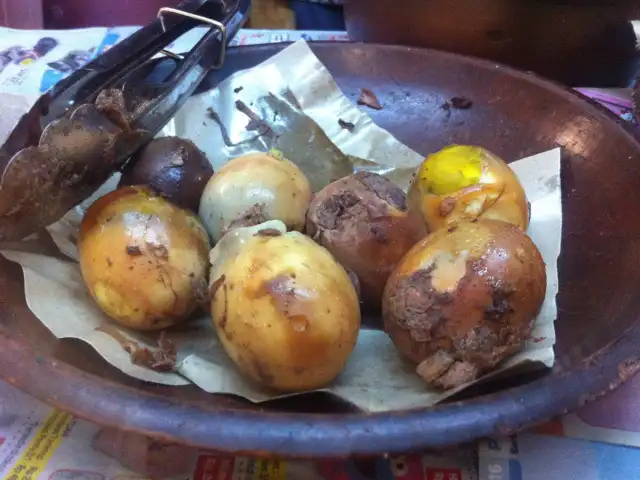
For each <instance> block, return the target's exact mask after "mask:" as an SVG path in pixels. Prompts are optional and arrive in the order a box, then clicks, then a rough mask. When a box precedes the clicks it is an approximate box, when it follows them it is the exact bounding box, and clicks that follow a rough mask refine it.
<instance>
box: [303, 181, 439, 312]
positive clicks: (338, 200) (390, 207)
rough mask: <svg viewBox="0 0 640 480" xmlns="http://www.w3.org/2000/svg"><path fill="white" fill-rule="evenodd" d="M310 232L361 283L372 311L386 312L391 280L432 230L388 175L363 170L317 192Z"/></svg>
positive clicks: (364, 295) (313, 201)
mask: <svg viewBox="0 0 640 480" xmlns="http://www.w3.org/2000/svg"><path fill="white" fill-rule="evenodd" d="M306 228H307V234H308V235H310V236H311V237H313V239H314V240H315V241H316V242H318V243H319V244H320V245H322V246H323V247H325V248H326V249H327V250H329V251H330V252H331V253H332V254H333V256H334V257H335V258H336V260H338V262H340V263H341V264H342V265H343V266H344V267H346V268H347V269H348V270H350V271H351V272H353V273H354V274H355V275H356V276H357V277H358V281H359V284H360V296H361V299H362V302H363V306H365V307H366V308H367V309H369V310H378V311H379V310H380V306H381V301H382V292H383V290H384V286H385V284H386V282H387V278H389V275H391V272H392V271H393V269H394V268H395V266H396V264H397V263H398V262H399V261H400V259H402V257H403V256H404V254H405V253H407V252H408V251H409V249H410V248H411V247H413V246H414V245H415V244H416V243H417V242H418V241H419V240H420V239H422V238H423V237H425V236H426V234H427V229H426V226H425V225H424V222H423V221H422V218H421V216H420V213H419V211H418V210H415V212H414V211H410V210H409V209H408V208H407V203H406V199H405V194H404V192H403V191H402V190H401V189H400V188H399V187H398V186H397V185H395V184H394V183H393V182H391V181H390V180H388V179H387V178H385V177H382V176H380V175H377V174H375V173H369V172H359V173H356V174H353V175H350V176H348V177H344V178H342V179H340V180H337V181H335V182H333V183H331V184H329V185H327V186H326V187H324V188H323V189H322V190H321V191H320V192H318V193H317V194H316V196H315V197H314V199H313V200H312V202H311V205H310V207H309V211H308V213H307V227H306Z"/></svg>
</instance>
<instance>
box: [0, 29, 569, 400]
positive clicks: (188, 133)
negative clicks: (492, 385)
mask: <svg viewBox="0 0 640 480" xmlns="http://www.w3.org/2000/svg"><path fill="white" fill-rule="evenodd" d="M238 101H240V102H242V104H241V109H239V108H238V103H237V102H238ZM247 109H248V110H250V111H251V112H252V113H251V114H252V115H255V116H257V117H258V118H259V119H261V120H263V124H260V122H258V124H257V125H256V122H255V121H254V120H252V119H251V118H250V117H249V116H248V115H247V114H246V113H243V111H241V110H244V111H245V112H246V110H247ZM338 119H342V120H344V121H346V122H350V123H353V124H354V128H353V131H349V130H347V129H344V128H342V127H341V126H340V124H339V123H338V121H337V120H338ZM251 122H253V124H252V123H251ZM247 127H249V128H247ZM162 134H163V135H178V136H181V137H184V138H189V139H191V140H192V141H194V142H195V143H196V144H197V145H198V146H199V147H200V148H201V149H202V150H204V151H205V153H207V155H208V156H209V158H210V159H211V162H212V164H213V166H214V168H219V167H220V166H221V165H223V164H224V163H225V162H226V161H227V160H228V159H229V158H231V157H234V156H237V155H240V154H242V153H247V152H250V151H256V150H258V151H266V150H269V149H271V148H278V149H280V150H281V151H282V152H283V153H284V155H285V156H287V157H288V158H290V159H291V160H293V161H295V162H296V163H297V164H298V165H299V166H300V167H301V169H302V170H303V171H305V173H306V174H307V175H308V176H309V177H310V179H311V181H312V185H313V186H314V188H315V189H316V190H317V189H319V188H321V187H322V186H324V185H325V184H327V183H329V182H330V181H332V180H333V179H335V178H339V177H341V176H343V175H347V174H349V173H351V172H352V171H353V170H358V169H366V170H370V171H374V172H377V173H380V174H383V175H385V176H387V177H389V178H390V179H392V180H394V181H395V182H396V183H398V184H399V185H401V186H402V187H403V188H405V189H406V187H407V186H408V184H409V180H410V176H411V174H412V173H413V171H414V169H415V167H416V166H417V165H418V164H419V163H420V162H421V161H422V159H423V155H425V154H428V153H430V152H421V154H418V153H416V152H414V151H412V150H411V149H409V148H408V147H406V146H405V145H402V144H401V143H400V142H398V141H397V140H396V139H395V138H394V137H393V136H392V135H390V134H389V133H388V132H386V131H384V130H382V129H381V128H379V127H377V126H376V125H375V124H373V122H372V121H371V118H370V117H369V116H368V115H367V114H366V112H365V111H364V110H362V109H360V108H358V107H357V106H356V105H354V104H353V103H352V102H351V101H349V100H348V99H347V98H346V97H345V96H344V95H343V94H342V93H341V92H340V90H339V89H338V87H337V85H336V84H335V82H334V80H333V79H332V77H331V75H330V73H329V72H328V71H327V70H326V68H325V67H324V66H323V65H322V64H321V63H320V62H319V61H318V59H317V58H316V57H315V56H314V55H313V53H312V52H311V50H310V49H309V48H308V46H307V45H306V43H304V42H303V41H301V42H298V43H296V44H293V45H292V46H290V47H289V48H287V49H285V50H283V51H282V52H281V53H279V54H278V55H276V56H274V57H272V58H271V59H269V60H267V61H266V62H265V63H263V64H261V65H259V66H257V67H254V68H252V69H250V70H247V71H243V72H238V73H237V74H235V75H233V76H232V77H230V78H229V79H227V80H226V81H225V82H223V83H222V84H221V85H219V87H218V88H217V89H215V90H213V91H211V92H208V93H205V94H202V95H200V96H197V97H193V98H191V99H190V100H189V101H188V102H187V103H186V104H185V106H184V107H183V108H182V109H181V110H180V112H178V114H177V115H176V116H175V118H174V119H173V120H172V121H171V122H170V123H169V124H168V125H167V127H166V128H165V130H164V131H163V133H162ZM510 166H511V167H512V168H513V169H514V171H515V172H516V174H517V175H518V177H519V179H520V181H521V182H522V184H523V186H524V189H525V191H526V193H527V197H528V199H529V201H530V202H531V225H530V227H529V231H528V233H529V235H530V236H531V238H532V239H533V241H534V242H535V243H536V245H537V246H538V248H539V249H540V251H541V253H542V256H543V258H544V260H545V263H546V265H547V295H546V299H545V303H544V305H543V308H542V311H541V313H540V315H539V317H538V319H537V321H536V325H535V329H534V332H533V334H532V337H531V340H530V341H529V342H527V345H526V348H525V349H524V350H523V351H522V352H521V353H519V354H518V355H516V356H514V357H512V358H511V359H509V360H508V361H507V362H505V363H504V365H502V366H501V371H502V370H505V369H507V370H508V369H511V368H513V367H515V366H517V365H520V364H522V363H523V362H527V363H530V362H536V363H539V364H540V365H546V366H551V365H553V361H554V354H553V345H554V343H555V333H554V326H553V324H554V321H555V318H556V303H555V296H556V294H557V291H558V274H557V259H558V256H559V253H560V241H561V233H562V206H561V187H560V150H559V149H556V150H552V151H548V152H543V153H540V154H539V155H535V156H533V157H529V158H526V159H521V160H518V161H516V162H513V163H511V164H510ZM116 184H117V178H114V179H112V180H111V181H110V182H108V183H107V184H106V185H105V186H104V187H103V188H102V189H101V192H99V193H104V192H106V191H108V190H110V189H113V188H114V187H115V185H116ZM95 197H96V196H95V195H94V197H93V198H95ZM91 201H92V199H90V200H88V201H87V202H85V204H84V205H83V206H80V207H78V208H76V209H74V210H72V211H71V212H69V213H68V214H67V216H66V217H65V218H63V219H62V220H60V221H59V222H57V223H56V224H54V225H52V226H50V227H49V228H48V233H49V234H50V235H51V237H52V238H53V239H54V241H55V242H56V244H57V245H58V247H59V249H60V251H61V252H62V253H61V254H60V255H51V254H50V253H49V254H47V253H45V251H44V250H42V251H38V250H37V249H36V250H35V251H34V248H33V242H32V243H31V244H30V246H29V248H28V249H27V248H21V247H20V246H19V245H18V246H16V245H12V246H11V248H8V247H6V248H4V249H3V250H1V253H2V254H3V255H4V256H5V257H6V258H8V259H9V260H12V261H15V262H18V263H19V264H20V265H21V266H22V269H23V272H24V279H25V296H26V300H27V304H28V306H29V308H30V309H31V311H32V312H33V313H34V314H35V315H36V316H37V317H38V318H39V319H40V320H41V321H42V322H43V323H44V324H45V325H46V326H47V327H48V328H49V329H50V330H51V332H52V333H53V334H54V335H55V336H56V337H58V338H78V339H81V340H83V341H85V342H87V343H89V344H91V345H92V346H93V348H95V350H96V351H97V352H98V353H99V354H100V355H101V356H102V357H103V358H104V359H105V360H106V361H108V362H109V363H111V364H112V365H114V366H115V367H116V368H118V369H120V370H121V371H123V372H124V373H126V374H128V375H131V376H133V377H135V378H138V379H141V380H145V381H149V382H156V383H161V384H167V385H186V384H189V383H194V384H196V385H198V386H199V387H200V388H202V389H203V390H205V391H207V392H212V393H230V394H236V395H240V396H242V397H245V398H248V399H250V400H252V401H256V402H260V401H265V400H269V399H272V398H275V397H276V396H277V395H276V394H275V393H274V392H272V391H268V390H265V389H263V388H262V387H260V386H259V385H256V384H255V383H253V382H251V381H250V380H247V379H246V378H245V377H243V376H242V375H240V373H239V372H238V371H237V370H236V368H235V366H234V365H233V363H232V362H231V360H230V359H229V358H228V357H227V355H226V353H225V352H224V350H223V348H222V346H221V345H220V343H219V342H218V339H217V337H216V334H215V332H214V330H213V327H212V325H211V321H210V319H209V318H206V317H203V318H200V319H197V320H194V322H192V323H191V324H189V325H188V326H187V327H185V328H182V329H179V330H175V331H170V332H168V336H169V337H170V338H171V339H172V340H173V342H174V343H175V344H176V347H177V350H178V367H177V371H176V372H169V373H161V372H156V371H153V370H150V369H147V368H144V367H141V366H138V365H134V364H132V363H131V361H130V358H129V354H128V353H127V352H125V351H124V350H123V348H122V346H121V342H120V341H118V340H117V338H116V337H117V336H118V335H122V336H124V337H126V338H128V339H131V340H134V341H136V342H138V343H139V344H140V345H141V346H146V347H148V348H150V349H153V348H155V347H156V344H157V338H158V335H157V334H142V333H137V332H132V331H129V330H127V329H124V328H121V327H116V326H114V324H113V323H112V322H111V321H110V320H109V319H108V318H107V317H106V316H105V315H104V314H103V313H102V312H101V311H100V310H99V309H98V307H97V306H96V305H95V304H94V303H93V301H92V299H91V298H90V296H89V294H88V292H87V290H86V288H85V286H84V283H83V280H82V277H81V275H80V270H79V267H78V264H77V261H76V260H77V251H76V247H75V235H76V233H77V227H78V225H79V222H80V220H81V218H82V215H83V212H84V207H85V206H86V205H88V204H90V202H91ZM107 327H108V328H107ZM114 331H115V332H116V335H114ZM414 370H415V366H414V365H410V364H406V363H404V362H402V361H401V360H400V359H399V357H398V355H397V353H396V351H395V349H394V347H393V345H392V343H391V340H390V339H389V338H388V337H387V335H386V334H384V333H383V332H380V331H375V330H362V331H361V332H360V335H359V338H358V343H357V345H356V348H355V350H354V352H353V354H352V355H351V357H350V359H349V361H348V363H347V365H346V368H345V370H344V371H343V372H342V374H341V375H340V376H339V377H338V378H337V379H336V380H335V381H334V382H333V383H332V384H331V385H330V386H329V387H328V388H326V389H325V390H326V391H329V392H332V393H333V394H335V395H337V396H339V397H341V398H343V399H345V400H347V401H350V402H352V403H353V404H355V405H357V406H358V407H360V408H361V409H363V410H366V411H381V410H391V409H402V408H409V407H415V406H420V405H430V404H433V403H436V402H438V401H441V400H443V399H444V398H446V397H448V396H450V395H452V394H453V393H455V392H457V391H459V390H460V389H457V390H453V391H448V392H439V391H435V390H430V389H428V388H427V387H426V386H425V384H424V382H423V381H422V380H421V379H420V378H419V377H418V376H417V375H416V374H415V373H414ZM462 388H464V387H462Z"/></svg>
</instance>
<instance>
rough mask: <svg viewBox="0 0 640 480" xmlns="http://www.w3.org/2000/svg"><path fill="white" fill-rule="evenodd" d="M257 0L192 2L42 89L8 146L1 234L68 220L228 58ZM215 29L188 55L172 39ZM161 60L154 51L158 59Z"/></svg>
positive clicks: (1, 166) (165, 12) (3, 159)
mask: <svg viewBox="0 0 640 480" xmlns="http://www.w3.org/2000/svg"><path fill="white" fill-rule="evenodd" d="M249 7H250V0H185V1H184V2H182V3H181V4H180V5H179V6H178V7H177V8H162V9H160V11H159V12H158V18H157V19H156V20H155V21H153V22H152V23H150V24H148V25H147V26H145V27H143V28H141V29H140V30H138V31H137V32H136V33H134V34H132V35H131V36H130V37H128V38H126V39H125V40H123V41H122V42H120V43H119V44H117V45H115V46H114V47H112V48H111V49H109V50H108V51H107V52H105V53H104V54H102V55H100V56H99V57H97V58H96V59H94V60H93V61H91V62H90V63H88V64H87V65H85V66H84V67H83V68H81V69H79V70H77V71H75V72H74V73H72V74H71V75H70V76H69V77H67V78H66V79H64V80H62V81H61V82H59V83H58V84H56V85H55V86H54V87H53V88H52V89H51V90H49V91H48V92H47V93H45V94H44V95H42V96H41V97H40V98H39V99H38V100H37V101H36V103H35V104H34V106H33V107H32V108H31V109H30V110H29V112H27V113H26V114H25V115H24V116H23V117H22V118H21V119H20V121H19V122H18V124H17V125H16V127H15V128H14V129H13V131H12V132H11V134H10V135H9V137H8V138H7V140H6V142H5V143H4V145H2V147H0V171H2V176H1V177H0V240H8V241H11V240H20V239H23V238H25V237H27V236H29V235H30V234H32V233H35V232H37V231H38V230H40V229H41V228H43V227H45V226H47V225H50V224H51V223H53V222H55V221H57V220H58V219H60V218H61V217H62V216H63V215H64V214H65V213H66V212H67V211H69V210H70V209H71V208H73V207H74V206H76V205H77V204H79V203H80V202H82V201H83V200H85V199H86V198H87V197H89V196H90V195H91V194H92V193H93V192H95V191H96V190H97V189H98V188H99V187H100V186H101V185H102V184H103V183H104V182H105V181H106V180H107V179H108V178H109V177H110V176H111V175H112V174H113V173H114V172H116V171H117V170H118V169H120V168H121V167H122V166H123V165H124V164H125V163H126V162H127V160H128V159H129V157H131V155H132V154H133V153H134V152H135V151H136V150H138V149H139V148H141V147H142V146H144V145H145V144H146V143H147V142H149V141H150V140H151V139H152V138H153V136H154V135H155V134H156V133H158V131H159V130H160V129H161V128H162V127H163V126H164V125H165V124H166V123H167V122H168V121H169V120H170V119H171V117H172V116H173V115H174V114H175V112H176V111H177V110H178V109H179V108H180V107H181V106H182V104H183V103H184V102H185V101H186V100H187V98H189V96H190V95H191V94H192V93H193V92H194V90H195V89H196V88H197V86H198V85H199V84H200V82H201V81H202V79H203V78H204V77H205V75H206V74H207V72H209V71H210V70H211V69H214V68H219V67H220V66H221V65H222V63H223V62H224V57H225V52H226V46H227V42H228V41H229V40H231V38H232V37H233V36H234V35H235V34H236V33H237V31H238V30H239V28H240V27H241V25H242V24H243V23H244V21H245V19H246V17H247V14H248V11H249ZM203 24H204V25H208V26H209V29H208V30H207V31H206V33H205V34H204V36H203V37H202V38H201V39H200V40H199V41H198V43H197V44H196V45H195V46H194V47H193V48H192V49H191V50H190V51H189V52H188V53H187V54H185V55H180V54H177V53H174V52H170V51H169V50H167V47H168V46H169V45H170V43H171V42H173V41H174V40H176V39H177V38H178V37H180V36H181V35H183V34H184V33H186V32H187V31H189V30H191V29H193V28H195V27H197V26H202V25H203ZM158 54H161V55H159V58H154V57H158Z"/></svg>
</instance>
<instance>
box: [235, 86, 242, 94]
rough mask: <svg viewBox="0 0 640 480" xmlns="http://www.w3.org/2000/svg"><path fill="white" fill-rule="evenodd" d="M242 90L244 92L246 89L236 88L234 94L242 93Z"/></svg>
mask: <svg viewBox="0 0 640 480" xmlns="http://www.w3.org/2000/svg"><path fill="white" fill-rule="evenodd" d="M242 90H244V87H236V88H234V89H233V93H240V92H241V91H242Z"/></svg>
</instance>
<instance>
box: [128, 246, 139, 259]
mask: <svg viewBox="0 0 640 480" xmlns="http://www.w3.org/2000/svg"><path fill="white" fill-rule="evenodd" d="M127 255H131V256H132V257H136V256H138V255H142V250H140V247H139V246H137V245H127Z"/></svg>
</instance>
